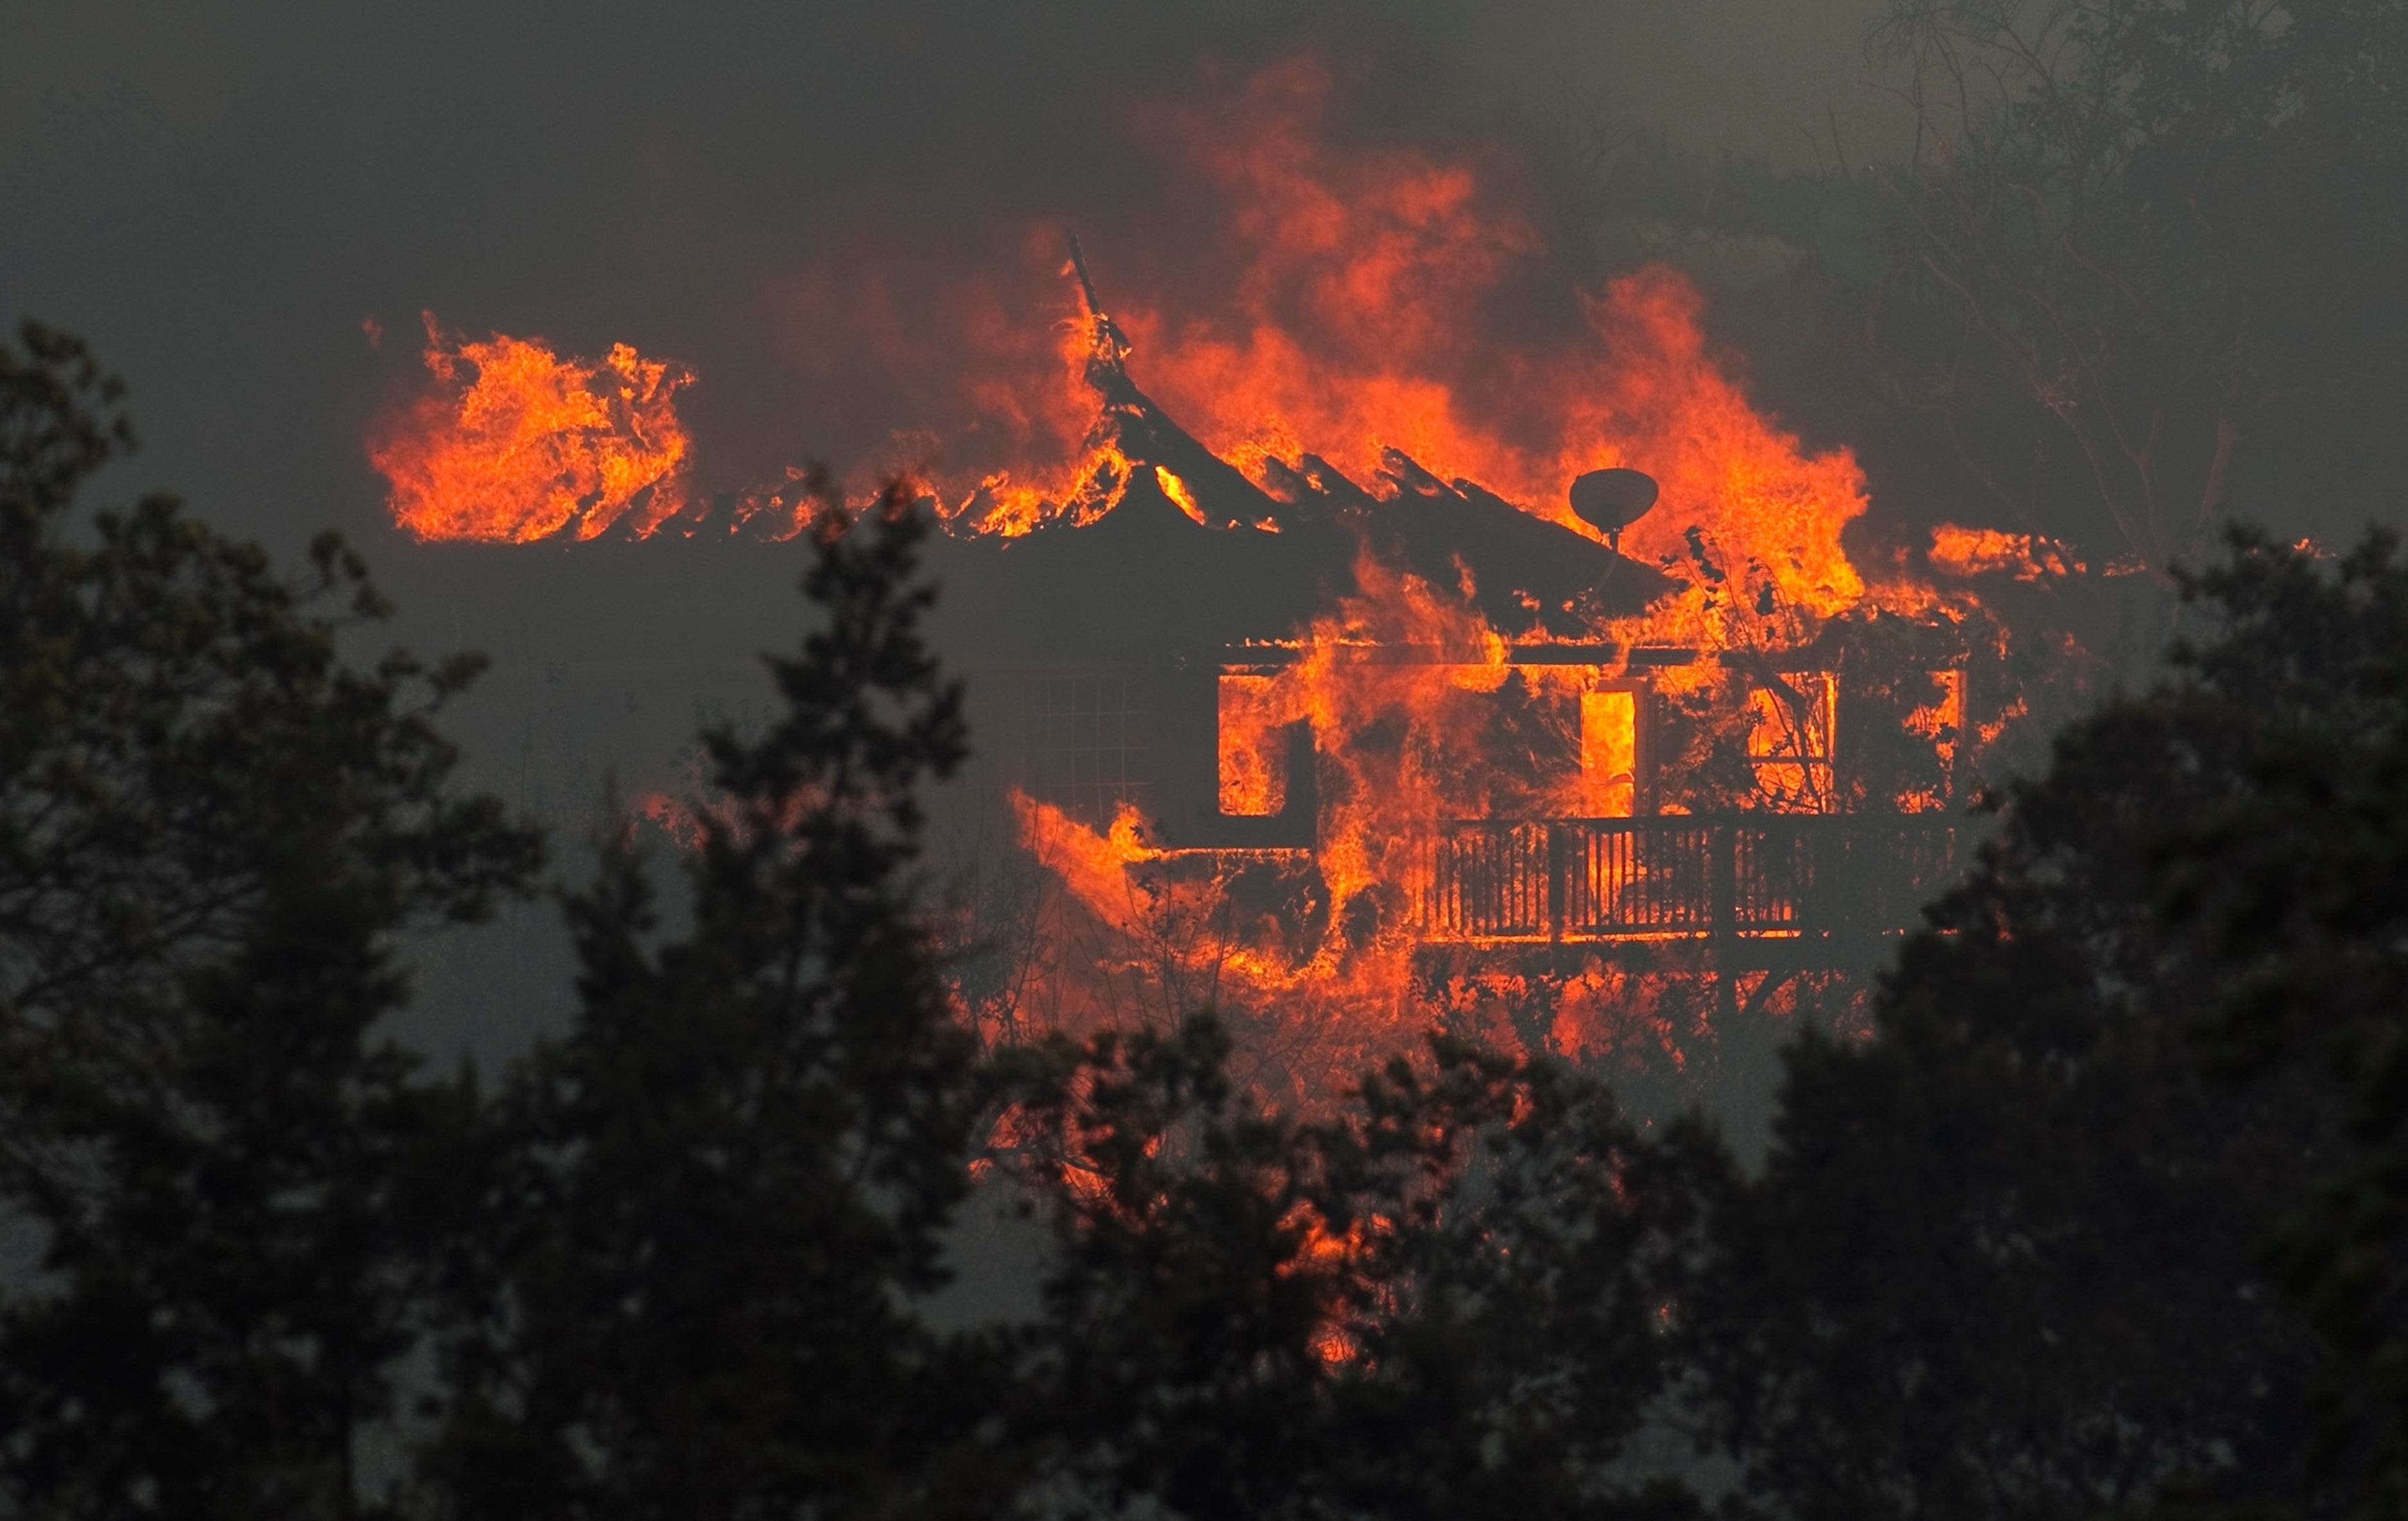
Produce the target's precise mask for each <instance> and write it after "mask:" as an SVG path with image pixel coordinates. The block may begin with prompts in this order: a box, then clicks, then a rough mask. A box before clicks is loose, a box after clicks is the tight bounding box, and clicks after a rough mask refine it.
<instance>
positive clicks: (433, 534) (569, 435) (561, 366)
mask: <svg viewBox="0 0 2408 1521" xmlns="http://www.w3.org/2000/svg"><path fill="white" fill-rule="evenodd" d="M424 321H425V323H426V350H425V355H424V358H425V363H426V370H427V373H428V375H429V376H430V377H431V378H432V380H433V382H434V384H433V387H432V389H431V390H430V391H429V392H428V393H427V394H425V395H420V396H418V397H416V398H415V399H413V400H412V401H410V402H409V404H408V405H406V406H404V407H402V408H400V409H397V410H395V411H394V412H393V413H391V414H389V415H388V416H387V417H386V418H385V419H384V420H383V422H382V423H381V425H380V427H379V428H378V429H377V431H376V433H375V436H374V437H373V438H372V439H371V440H370V443H369V446H368V458H369V459H370V461H371V462H373V463H374V464H375V466H376V467H377V468H378V469H379V470H380V471H381V472H382V473H383V474H384V477H385V479H386V480H387V481H390V482H391V484H392V495H391V499H390V504H389V505H390V506H391V508H392V510H393V515H394V522H395V523H396V524H399V525H400V526H401V527H402V528H404V529H405V530H407V531H408V532H409V533H410V534H411V535H413V536H415V537H416V538H421V539H433V538H465V539H484V540H491V541H498V542H503V543H513V544H523V543H528V542H531V541H533V540H535V539H539V538H552V537H554V536H556V535H566V536H567V537H569V538H594V537H595V536H596V535H598V534H601V533H603V532H604V531H606V530H608V529H609V528H610V527H611V526H612V525H613V524H620V523H623V522H624V524H625V525H626V526H627V528H628V529H629V530H630V531H632V532H633V533H634V534H636V535H637V536H638V537H639V538H640V537H642V536H644V535H647V534H650V533H651V532H652V531H653V530H654V529H655V528H657V527H659V526H660V525H661V524H662V523H664V522H666V521H667V520H668V519H669V518H672V517H674V516H676V515H677V514H678V513H680V512H681V511H683V510H684V509H685V506H686V497H685V477H686V469H687V465H688V454H689V452H690V450H691V447H692V446H691V443H690V440H689V439H688V438H687V436H686V431H685V427H684V424H683V423H681V422H680V421H679V420H678V415H677V405H676V400H677V394H678V392H679V391H680V390H681V389H683V388H684V387H685V386H686V385H688V384H690V383H692V381H693V380H694V375H693V372H692V371H690V370H688V369H687V368H686V367H685V366H681V365H678V364H674V363H671V362H668V361H665V360H655V359H646V358H644V357H643V356H642V355H640V354H638V352H636V351H635V350H634V349H632V348H630V347H629V346H627V345H626V344H624V343H621V344H615V345H613V346H612V348H611V350H610V352H609V353H608V354H607V355H605V356H604V357H603V358H602V359H601V360H600V361H598V362H593V361H587V360H581V359H575V358H563V357H561V356H560V355H559V354H557V353H555V352H552V348H551V347H550V346H549V345H548V344H546V343H544V342H543V341H542V340H541V339H539V338H514V337H506V336H504V335H501V334H498V333H497V334H495V335H494V336H493V337H490V338H487V339H485V340H484V341H482V342H471V341H468V340H466V339H465V338H463V337H460V336H459V335H457V334H452V333H447V332H445V331H444V330H443V328H442V327H441V326H440V325H439V324H438V323H437V322H436V320H435V316H434V314H433V313H432V312H429V313H426V314H425V316H424Z"/></svg>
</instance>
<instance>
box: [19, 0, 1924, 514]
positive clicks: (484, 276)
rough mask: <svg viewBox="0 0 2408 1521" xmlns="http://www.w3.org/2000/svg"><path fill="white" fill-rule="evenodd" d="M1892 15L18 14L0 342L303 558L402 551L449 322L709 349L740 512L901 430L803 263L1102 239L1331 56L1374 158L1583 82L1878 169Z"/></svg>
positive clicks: (199, 497) (807, 9) (1863, 5)
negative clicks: (779, 287) (1181, 127)
mask: <svg viewBox="0 0 2408 1521" xmlns="http://www.w3.org/2000/svg"><path fill="white" fill-rule="evenodd" d="M1878 3H1879V0H1680V3H1673V0H1619V3H1616V0H1602V3H1598V0H1592V3H1587V4H1580V3H1566V0H1555V3H1537V0H1498V3H1492V4H1485V5H1434V4H1421V5H1387V6H1369V5H1330V4H1324V5H1304V6H1298V5H1294V4H1269V3H1262V0H1221V3H1209V4H1208V3H1197V0H1186V3H1153V4H1147V5H1141V6H1131V5H1125V4H1120V5H1113V4H1102V3H1084V4H1079V3H1068V4H1047V5H1008V4H982V3H965V0H954V3H948V4H937V3H929V0H882V3H878V4H851V5H826V4H819V5H792V6H767V5H755V6H721V7H663V6H648V7H634V6H625V5H584V6H576V7H566V6H552V7H497V6H491V5H486V4H477V5H459V4H442V3H422V4H416V5H411V6H407V7H330V6H323V5H301V4H296V5H288V6H279V5H265V4H251V5H229V6H208V7H173V6H166V5H143V6H136V5H118V4H101V3H94V4H79V5H74V6H60V5H51V4H39V5H34V4H11V5H9V6H7V7H0V36H5V38H6V46H0V316H5V317H6V318H7V319H8V320H9V321H11V322H13V321H14V320H15V318H17V317H18V316H21V315H25V314H33V315H38V316H41V317H43V318H45V319H46V320H49V321H50V322H53V323H58V324H61V325H64V326H66V327H68V328H70V329H73V330H76V331H79V332H81V333H83V334H85V335H86V336H88V337H90V338H92V339H93V342H94V343H95V344H96V345H97V346H98V347H99V349H100V351H101V352H102V354H103V356H104V357H105V358H106V359H107V360H108V362H110V363H111V364H112V365H114V366H117V367H118V368H119V369H121V370H122V371H123V372H124V373H125V374H126V375H127V376H128V378H129V379H130V380H132V381H133V382H134V385H135V397H136V406H137V409H138V415H139V418H140V421H141V423H142V424H143V428H144V432H145V434H146V437H147V438H148V440H149V445H150V447H149V449H148V451H147V452H146V453H145V455H144V456H143V459H142V461H141V464H140V466H138V468H137V469H136V470H135V471H134V472H132V475H131V476H130V477H129V480H130V481H133V480H138V481H140V482H142V483H150V482H151V481H158V482H169V483H173V484H175V485H176V486H177V487H178V488H179V489H181V490H183V491H185V492H187V493H189V494H190V495H193V498H194V499H195V500H196V502H198V503H199V504H200V505H201V506H202V507H204V508H205V509H207V510H208V512H209V513H211V514H212V515H213V516H214V517H216V518H217V519H219V520H220V521H222V522H224V523H227V524H230V525H232V526H236V527H238V528H240V529H242V530H244V531H246V532H252V533H257V534H262V535H265V536H266V537H268V538H271V539H272V540H275V541H278V542H280V543H294V542H298V540H299V538H300V537H301V536H302V535H303V534H305V533H306V532H307V531H309V530H312V529H314V528H315V527H317V526H320V525H324V524H333V525H336V526H339V527H342V528H344V529H346V530H347V531H349V532H351V533H352V534H354V535H355V536H358V537H362V538H366V539H367V540H368V541H370V542H371V543H374V542H376V541H377V540H378V539H379V538H380V537H381V536H384V535H387V534H388V533H389V530H388V529H386V527H385V526H384V523H383V518H382V515H381V510H380V493H379V484H380V483H379V481H378V480H377V479H376V477H375V476H374V474H373V473H372V472H371V471H369V470H368V468H367V466H366V462H365V459H364V457H363V455H362V452H361V447H360V434H361V428H362V424H363V421H364V419H365V417H366V415H367V413H368V412H369V411H370V410H371V409H373V407H374V405H375V403H376V401H377V400H378V398H379V397H380V395H381V394H382V391H383V389H384V388H385V387H387V386H388V385H390V384H392V383H394V380H395V377H396V375H397V374H398V373H399V372H401V371H403V370H406V369H407V368H408V359H409V353H410V352H411V350H412V346H413V344H414V341H415V337H416V331H415V329H416V314H417V313H418V312H419V311H420V310H421V309H432V310H434V311H435V312H437V314H438V315H440V316H441V317H442V318H443V319H444V320H445V321H446V322H447V323H452V324H454V325H456V326H458V327H460V328H463V329H466V330H467V331H469V332H471V333H476V332H479V331H482V330H485V329H499V330H502V331H506V332H511V333H519V334H540V335H543V336H545V337H549V338H551V339H552V340H553V341H554V342H556V343H558V344H560V345H562V346H564V347H565V348H569V349H575V350H577V351H579V352H588V353H592V352H599V351H600V349H601V348H602V347H604V346H606V345H608V344H609V342H612V341H615V340H620V339H624V340H627V341H631V342H634V343H635V344H637V345H638V347H639V348H641V349H642V350H644V351H645V352H647V353H660V354H665V355H668V356H673V357H676V358H680V359H682V360H685V361H688V362H690V363H692V364H694V365H695V366H696V367H697V368H698V369H699V371H700V372H701V374H702V376H703V381H702V384H701V385H700V386H699V387H697V388H696V390H695V392H694V393H692V394H691V401H690V410H691V413H692V415H693V417H694V419H695V427H696V428H697V430H698V433H699V435H700V446H701V452H702V453H703V456H704V458H703V462H702V466H701V468H702V474H703V477H704V480H703V482H702V483H703V484H704V486H705V487H706V488H709V487H710V486H713V485H714V484H716V485H722V486H724V485H725V484H727V482H725V481H718V482H714V481H711V480H710V474H711V470H712V466H713V464H714V461H716V462H719V463H722V464H724V466H726V467H727V468H729V469H731V470H736V469H738V468H739V467H740V468H759V467H761V466H763V465H764V464H766V463H767V460H768V459H769V457H770V456H771V454H773V453H775V452H781V451H782V452H788V453H791V452H795V451H797V450H803V449H822V450H840V449H841V448H843V447H844V446H845V445H846V444H847V443H848V441H849V440H851V439H853V438H856V437H858V436H860V435H862V434H863V433H864V432H865V431H866V430H867V429H869V428H872V427H874V426H875V425H876V424H877V423H878V422H879V421H881V420H878V419H874V418H870V417H866V416H861V415H855V413H856V412H858V410H859V409H861V408H862V407H863V406H864V405H865V404H864V403H863V402H862V401H861V399H860V398H859V397H858V395H857V394H856V393H855V391H853V390H852V389H849V388H846V387H843V386H840V385H839V386H821V387H817V388H816V390H817V393H818V394H817V395H813V394H812V393H813V391H814V389H815V388H814V387H812V386H810V385H808V384H805V383H801V382H799V381H798V380H797V379H796V377H795V376H794V375H793V374H792V373H791V370H792V366H791V365H790V364H789V363H788V362H786V361H785V360H782V359H781V357H780V356H779V355H778V354H777V352H775V351H774V345H772V344H771V343H770V342H768V341H767V337H766V336H765V335H766V332H767V323H766V322H765V313H764V309H763V303H764V292H765V290H767V288H768V286H769V284H770V283H771V282H772V281H773V280H774V279H775V277H776V276H777V275H778V274H779V272H781V271H783V270H790V269H792V268H794V267H796V266H798V265H802V264H804V263H806V262H808V261H809V260H810V259H811V258H813V257H814V256H816V255H817V254H818V253H819V252H821V251H824V249H825V248H827V247H828V246H830V245H831V244H832V243H835V242H840V241H841V240H843V239H845V238H847V237H852V236H856V235H857V234H858V232H859V229H860V228H861V226H862V225H863V224H864V223H865V222H871V221H874V222H876V223H877V224H878V226H879V227H880V228H881V229H882V232H881V234H880V236H882V237H886V238H887V239H889V240H890V241H891V242H893V244H894V245H895V248H896V256H898V257H904V258H909V259H914V260H922V261H933V262H935V263H938V264H940V265H971V264H974V263H976V262H978V261H980V260H982V259H989V258H994V257H996V256H997V251H996V250H995V249H993V248H991V247H986V246H983V242H982V240H989V239H992V238H993V237H995V236H996V233H995V229H996V228H997V227H998V226H1001V225H1005V224H1007V223H1009V222H1011V221H1012V219H1015V218H1025V217H1032V216H1045V217H1053V218H1056V219H1059V220H1063V221H1067V222H1072V223H1075V224H1079V225H1082V226H1088V227H1091V228H1095V229H1097V231H1095V232H1091V233H1090V235H1089V236H1090V241H1091V243H1099V244H1101V245H1103V246H1104V247H1106V248H1109V246H1110V242H1111V222H1112V220H1113V218H1114V217H1115V215H1118V214H1121V213H1122V212H1123V210H1124V208H1132V207H1141V206H1143V205H1145V204H1146V202H1147V198H1148V197H1149V196H1152V195H1156V194H1163V193H1164V192H1165V191H1166V189H1168V190H1169V191H1170V192H1172V193H1175V188H1176V187H1165V186H1162V185H1161V184H1159V183H1158V182H1157V181H1158V180H1159V178H1160V176H1161V174H1162V167H1161V165H1160V164H1159V162H1158V161H1157V160H1156V159H1154V158H1153V157H1150V156H1149V155H1148V154H1147V153H1146V152H1145V151H1143V150H1142V149H1141V148H1140V147H1139V146H1137V145H1134V144H1133V143H1132V142H1131V140H1130V134H1129V133H1128V132H1127V131H1126V130H1125V124H1126V122H1128V121H1129V120H1130V117H1131V114H1132V113H1133V112H1141V111H1142V110H1143V108H1144V103H1145V102H1146V100H1147V99H1148V98H1149V96H1151V95H1154V94H1157V93H1159V94H1164V95H1169V94H1175V93H1181V92H1186V91H1192V90H1194V89H1196V88H1197V82H1198V79H1199V78H1200V77H1201V76H1202V75H1204V74H1205V73H1206V72H1208V71H1210V70H1212V69H1215V68H1218V69H1222V70H1225V71H1241V70H1243V69H1245V68H1246V67H1248V66H1249V65H1257V64H1259V63H1261V62H1264V61H1268V60H1271V59H1275V58H1277V57H1279V56H1281V55H1283V54H1284V53H1289V52H1293V51H1296V50H1304V49H1314V50H1320V51H1321V52H1322V53H1323V54H1324V55H1325V56H1327V57H1330V58H1331V59H1333V60H1334V61H1337V62H1339V63H1340V64H1341V65H1349V66H1355V67H1356V68H1357V71H1358V73H1359V77H1360V79H1361V80H1362V84H1361V88H1360V89H1359V90H1357V91H1356V92H1355V97H1354V98H1355V103H1356V106H1357V108H1358V111H1359V114H1360V115H1362V116H1363V117H1364V118H1365V121H1364V122H1363V128H1364V130H1366V131H1369V132H1384V133H1389V134H1392V135H1397V136H1407V137H1410V136H1420V135H1432V136H1444V135H1447V134H1450V133H1460V134H1474V133H1485V132H1492V131H1495V130H1498V128H1499V126H1500V124H1504V123H1509V122H1510V121H1511V119H1512V113H1513V112H1514V111H1515V110H1516V109H1517V108H1527V106H1529V105H1530V104H1531V103H1534V102H1539V101H1542V100H1549V99H1561V98H1564V97H1565V96H1567V95H1570V97H1572V98H1577V99H1581V100H1584V101H1589V102H1593V103H1594V104H1595V105H1596V106H1598V107H1599V108H1605V109H1608V110H1611V111H1613V112H1616V113H1619V114H1623V115H1627V116H1628V117H1631V118H1635V119H1638V120H1641V121H1647V122H1656V123H1658V124H1660V125H1661V126H1662V127H1663V128H1664V129H1666V130H1667V131H1668V132H1669V133H1670V134H1671V135H1672V136H1675V137H1676V138H1677V139H1679V140H1681V141H1683V142H1685V143H1688V144H1691V145H1694V146H1699V147H1705V148H1727V149H1730V150H1732V151H1737V152H1741V153H1744V154H1758V155H1763V156H1767V157H1770V158H1773V159H1776V160H1781V161H1785V162H1808V161H1811V160H1812V159H1813V157H1814V155H1815V154H1817V153H1818V152H1822V151H1827V148H1826V147H1825V146H1823V144H1822V140H1823V139H1828V134H1829V128H1830V124H1831V123H1832V122H1834V121H1836V122H1838V123H1839V125H1840V127H1841V130H1842V140H1843V141H1846V140H1848V139H1850V138H1852V137H1853V138H1856V139H1858V140H1859V141H1861V142H1862V143H1864V144H1866V145H1868V146H1870V145H1871V144H1872V143H1873V142H1875V141H1876V140H1877V139H1878V138H1879V136H1881V134H1882V133H1883V132H1885V131H1886V130H1889V128H1890V126H1891V122H1890V121H1889V120H1888V118H1887V117H1886V115H1885V113H1884V112H1883V111H1882V109H1881V108H1880V107H1879V104H1878V102H1876V101H1874V100H1873V99H1871V97H1870V95H1869V93H1868V92H1866V91H1865V90H1864V89H1862V88H1861V86H1860V83H1859V81H1860V79H1861V77H1862V76H1863V74H1864V72H1865V68H1864V65H1863V62H1862V51H1861V39H1862V36H1863V33H1864V30H1865V26H1866V24H1867V22H1868V20H1869V17H1870V14H1871V10H1872V8H1874V7H1875V6H1876V5H1877V4H1878ZM1852 146H1853V145H1852ZM371 315H373V316H375V317H377V318H378V319H379V320H380V322H381V323H383V324H384V325H385V326H386V328H387V329H388V330H389V332H390V334H391V335H392V337H390V338H389V339H388V342H387V346H386V348H385V349H384V350H383V351H382V352H373V351H371V350H370V349H369V347H368V345H367V344H366V340H365V338H364V337H363V333H362V330H361V323H362V320H363V318H366V317H369V316H371ZM379 558H380V560H383V561H388V562H389V561H390V560H391V559H392V553H391V552H386V553H383V554H380V556H379Z"/></svg>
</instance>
